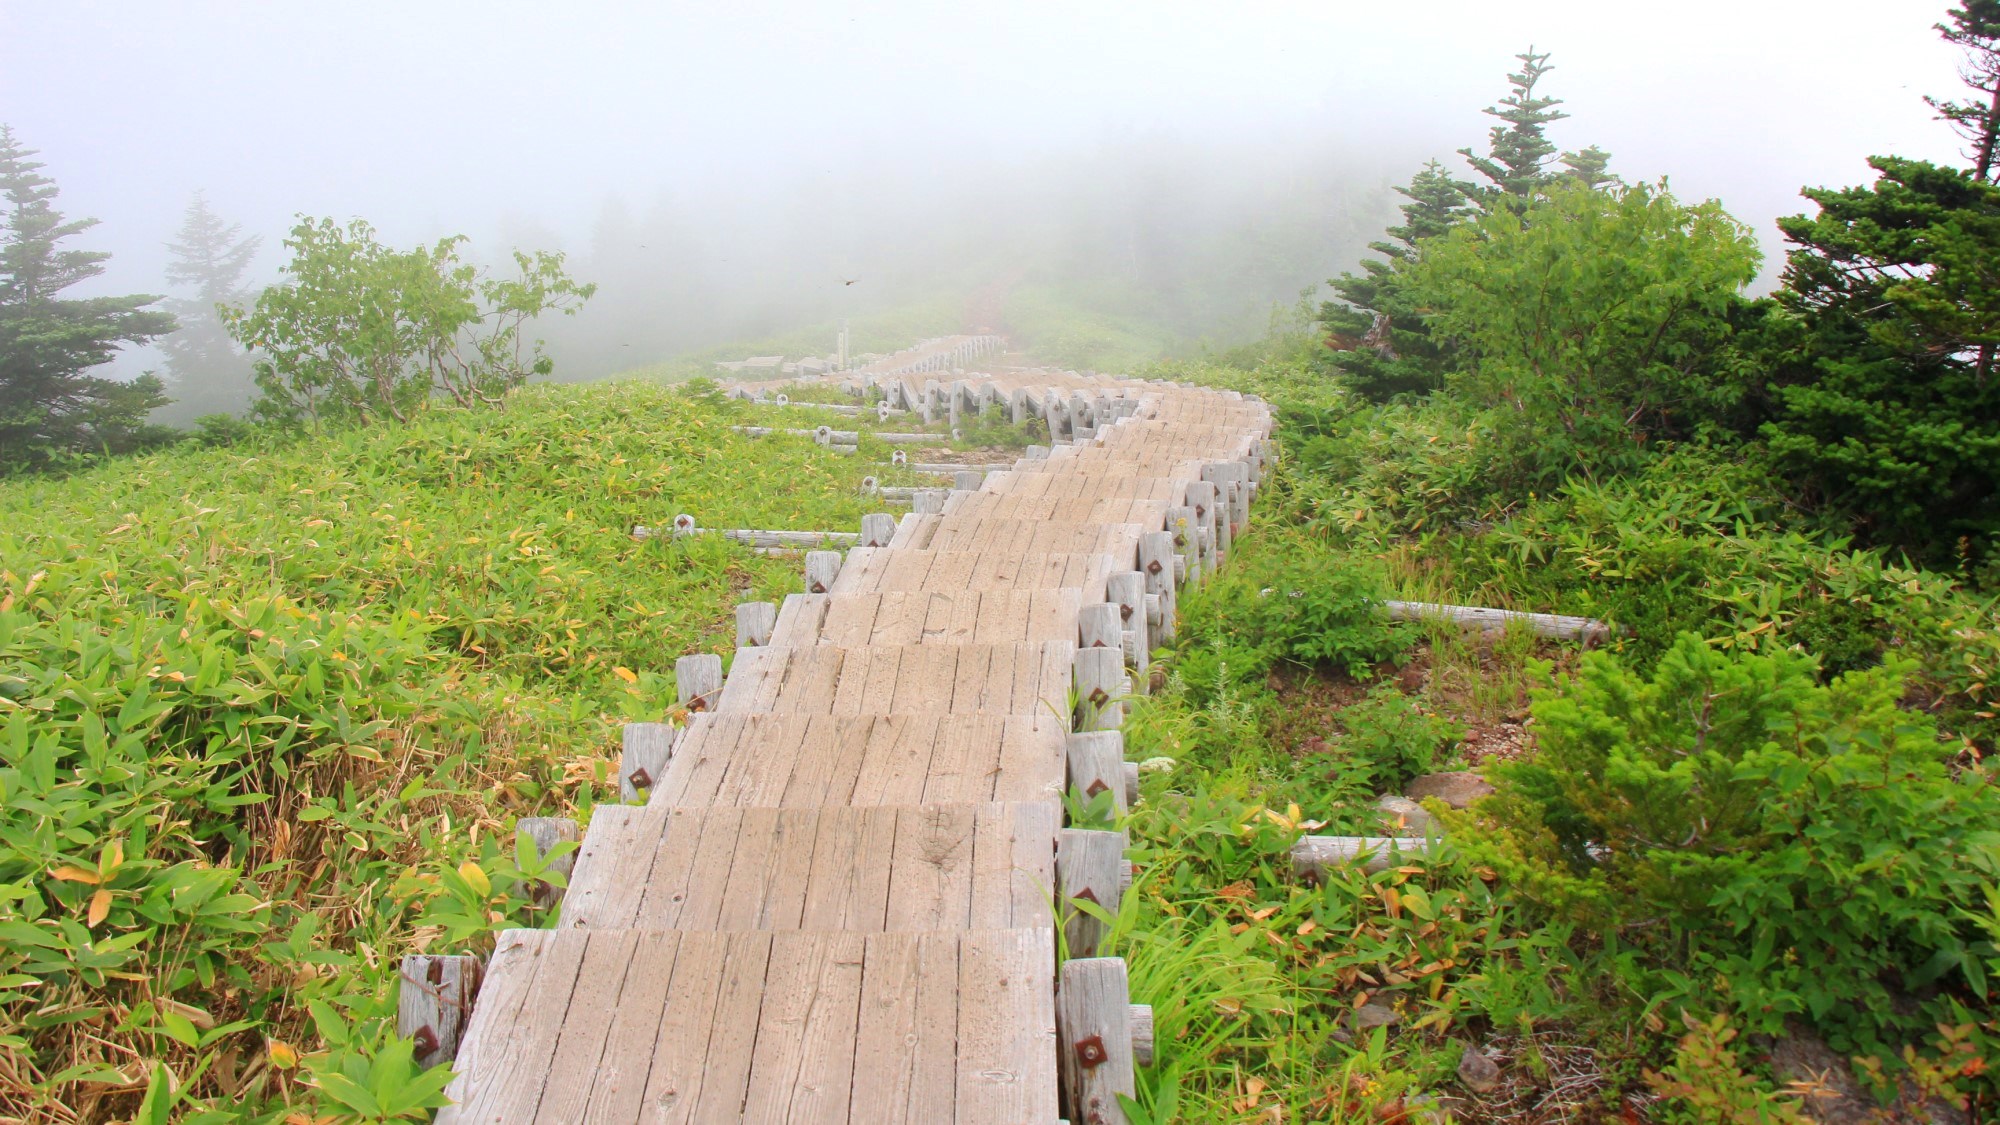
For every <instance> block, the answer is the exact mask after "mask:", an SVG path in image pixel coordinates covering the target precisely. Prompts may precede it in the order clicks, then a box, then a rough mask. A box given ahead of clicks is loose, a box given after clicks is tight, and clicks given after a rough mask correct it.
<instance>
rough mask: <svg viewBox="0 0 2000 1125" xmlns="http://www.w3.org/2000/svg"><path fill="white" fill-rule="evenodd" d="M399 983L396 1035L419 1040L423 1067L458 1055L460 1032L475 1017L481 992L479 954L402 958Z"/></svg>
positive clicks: (397, 989) (444, 1061)
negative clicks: (473, 1002)
mask: <svg viewBox="0 0 2000 1125" xmlns="http://www.w3.org/2000/svg"><path fill="white" fill-rule="evenodd" d="M401 969H402V971H401V979H400V980H398V981H397V982H396V1034H398V1035H401V1036H405V1037H407V1038H411V1039H415V1040H416V1052H415V1054H416V1062H417V1065H418V1066H420V1067H431V1066H436V1065H437V1064H438V1063H448V1062H450V1061H452V1060H453V1059H455V1058H457V1057H458V1041H459V1037H460V1036H462V1035H464V1034H465V1025H466V1024H467V1023H468V1022H470V1021H471V1019H472V1001H473V999H474V998H475V997H477V996H478V995H479V971H480V965H479V958H477V957H474V956H472V955H471V954H456V955H452V956H444V955H439V954H431V953H412V954H409V955H408V956H406V957H404V958H403V963H402V966H401Z"/></svg>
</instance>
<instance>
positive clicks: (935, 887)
mask: <svg viewBox="0 0 2000 1125" xmlns="http://www.w3.org/2000/svg"><path fill="white" fill-rule="evenodd" d="M981 807H982V806H978V805H961V804H951V805H926V806H924V807H922V808H906V809H902V810H900V812H899V814H898V816H897V822H896V844H895V850H894V851H893V852H892V853H891V854H890V856H889V867H890V875H889V913H888V921H887V923H886V927H887V928H888V929H892V930H896V929H925V930H943V929H963V928H964V927H966V926H968V925H970V924H971V917H972V867H973V854H972V853H973V847H972V845H973V837H974V831H975V828H976V826H977V823H978V817H979V811H980V809H981Z"/></svg>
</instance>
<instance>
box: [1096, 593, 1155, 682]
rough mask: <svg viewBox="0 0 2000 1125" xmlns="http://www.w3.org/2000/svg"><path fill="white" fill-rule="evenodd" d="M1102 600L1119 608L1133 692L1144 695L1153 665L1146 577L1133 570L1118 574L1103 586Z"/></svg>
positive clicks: (1126, 661)
mask: <svg viewBox="0 0 2000 1125" xmlns="http://www.w3.org/2000/svg"><path fill="white" fill-rule="evenodd" d="M1104 599H1105V601H1106V602H1107V603H1108V604H1111V605H1115V606H1117V607H1118V618H1119V623H1120V624H1121V625H1122V626H1123V636H1122V638H1121V639H1122V640H1123V641H1124V647H1125V664H1126V666H1127V667H1129V668H1131V669H1132V684H1133V690H1134V691H1136V692H1138V693H1139V694H1142V695H1143V694H1145V691H1146V680H1147V671H1148V669H1149V668H1150V667H1151V665H1152V658H1153V650H1152V638H1151V637H1150V636H1149V635H1148V634H1147V632H1146V577H1145V575H1143V574H1140V573H1139V572H1138V571H1136V570H1127V571H1121V572H1119V573H1117V574H1114V575H1112V576H1111V577H1110V578H1109V579H1107V580H1106V581H1105V583H1104Z"/></svg>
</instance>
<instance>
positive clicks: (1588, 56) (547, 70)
mask: <svg viewBox="0 0 2000 1125" xmlns="http://www.w3.org/2000/svg"><path fill="white" fill-rule="evenodd" d="M1945 7H1946V4H1945V3H1943V2H1931V3H1927V2H1911V0H1897V2H1893V3H1884V2H1882V0H1680V2H1678V3H1675V4H1672V5H1650V4H1648V5H1640V4H1620V3H1607V2H1605V0H1590V2H1582V0H1577V2H1571V0H1559V2H1536V0H1516V2H1515V3H1511V4H1500V3H1493V2H1491V0H1480V2H1459V0H1430V2H1427V3H1410V2H1402V3H1383V2H1381V0H1372V2H1369V3H1355V2H1350V0H1325V2H1321V3H1316V4H1280V3H1259V2H1255V0H1237V2H1234V3H1214V2H1211V3H1199V4H1190V3H1175V2H1168V0H1151V2H1147V3H1137V2H1120V3H1090V2H1088V0H1066V2H1062V3H1045V2H1041V0H1005V2H991V0H988V2H973V3H963V2H961V3H940V2H936V0H932V2H928V3H840V4H831V3H822V4H807V3H743V2H738V3H728V4H723V3H714V2H711V3H704V4H669V3H651V4H639V3H630V4H611V3H591V2H588V0H568V2H565V3H561V4H552V3H534V4H529V3H506V2H500V0H482V2H479V3H443V2H432V0H403V2H401V3H393V4H391V3H362V2H343V3H338V4H325V3H316V4H305V3H298V2H277V3H257V4H252V3H249V2H239V3H175V2H172V0H156V2H149V3H138V2H133V0H127V2H120V3H94V2H88V0H0V57H4V58H5V59H6V60H7V62H6V65H5V67H4V68H0V121H6V122H9V123H11V124H12V125H13V126H14V127H15V129H16V130H17V132H18V133H19V134H20V135H21V137H22V138H23V139H24V140H25V141H26V142H27V143H28V144H29V145H30V146H31V147H34V148H38V149H40V150H41V152H42V159H43V160H44V161H46V162H47V164H48V165H49V169H48V170H49V172H50V173H51V174H53V175H54V176H55V177H56V178H57V179H58V182H59V183H60V185H61V187H62V189H63V205H64V206H65V208H66V209H67V211H68V212H69V213H70V214H71V215H72V216H80V215H90V216H95V217H97V218H99V219H101V220H103V224H104V225H103V226H102V227H101V228H100V229H99V230H98V231H97V232H95V233H94V234H93V235H92V236H90V237H91V240H92V242H93V243H94V244H95V245H98V246H101V247H103V248H107V249H112V250H114V251H117V252H118V253H119V255H120V257H119V258H118V260H117V261H116V262H115V263H114V270H115V273H114V275H113V278H112V279H111V280H112V281H113V283H115V284H119V285H121V286H122V287H124V288H127V289H134V288H137V289H157V288H158V286H159V284H160V282H159V281H158V269H159V263H160V258H161V254H160V250H159V247H160V244H161V243H163V242H164V241H166V239H167V238H169V237H170V236H171V234H172V232H173V229H174V226H175V225H176V222H177V220H178V217H179V213H180V211H181V209H182V208H183V207H184V206H185V204H186V201H187V198H188V196H189V194H190V193H191V192H192V191H194V190H195V189H197V188H203V189H206V190H207V192H208V194H209V197H210V199H211V201H212V202H213V204H214V205H215V207H216V208H217V210H219V211H221V212H222V213H223V214H225V215H226V216H228V217H230V218H232V219H235V220H238V221H241V222H242V223H243V224H244V225H245V226H246V228H249V229H252V230H257V231H262V232H266V233H267V234H269V235H270V236H272V237H270V239H269V241H271V242H275V241H276V237H275V236H276V235H277V234H278V233H279V232H281V231H282V230H283V228H284V226H285V225H286V224H287V222H288V220H289V217H290V216H291V215H292V214H293V213H294V212H300V211H304V212H309V213H314V214H332V215H338V216H348V215H362V216H366V217H368V218H370V219H371V220H373V221H374V222H376V223H377V225H378V226H380V227H382V228H383V229H384V230H385V231H386V232H387V233H388V234H389V235H390V236H392V237H394V238H398V239H402V240H408V239H411V238H415V237H420V236H431V235H435V234H439V233H445V232H448V231H464V232H465V233H468V234H471V235H473V236H475V238H481V237H490V236H492V235H493V234H494V232H496V231H500V230H515V231H518V230H522V229H537V228H539V229H544V230H547V231H549V232H550V233H552V234H554V235H556V236H557V237H560V238H562V239H563V240H564V241H565V242H570V243H575V242H580V241H581V240H582V239H584V238H585V237H586V236H587V234H588V231H589V229H590V222H591V219H592V217H593V216H594V215H595V214H597V213H598V211H599V210H600V208H601V207H602V205H603V204H604V202H605V200H606V199H607V197H609V196H612V195H614V194H615V195H619V196H621V197H623V198H626V199H629V200H634V201H640V202H647V203H650V202H651V201H654V200H657V199H659V198H661V197H662V195H663V193H665V194H666V195H669V196H671V197H672V198H674V199H678V200H683V201H685V202H686V205H687V207H688V209H689V212H690V221H691V222H694V223H697V224H699V223H700V222H701V221H702V216H703V214H705V213H706V212H708V211H709V210H713V211H715V212H716V213H718V214H720V213H722V212H724V211H728V210H730V209H732V208H733V209H736V210H744V209H748V210H749V211H751V212H752V214H751V215H750V216H748V217H750V218H754V210H755V207H756V206H757V202H756V201H757V200H760V199H763V198H767V197H769V196H768V193H770V192H772V191H774V190H776V189H790V188H793V187H799V186H804V187H806V188H812V187H814V186H815V185H825V188H826V190H827V191H829V192H855V191H862V192H865V191H867V190H868V189H867V185H868V184H869V183H870V182H872V181H881V180H888V179H895V180H900V181H905V182H906V185H907V184H911V183H913V184H914V185H916V186H919V187H932V186H934V187H935V190H937V191H940V192H949V191H950V190H952V189H953V186H954V182H955V181H959V180H963V179H965V178H967V177H991V176H995V175H1000V174H1003V172H999V171H996V169H1003V170H1004V169H1005V168H1006V167H1008V166H1010V165H1015V164H1018V165H1021V166H1028V165H1031V164H1033V163H1035V162H1039V161H1046V160H1047V159H1048V158H1050V157H1051V156H1061V155H1062V154H1064V153H1067V152H1072V151H1075V152H1084V151H1088V150H1090V149H1092V148H1094V147H1099V146H1102V145H1104V144H1106V143H1107V142H1114V141H1117V140H1119V139H1122V138H1127V137H1131V136H1134V135H1153V136H1164V137H1170V138H1173V139H1175V140H1177V141H1178V142H1180V143H1182V144H1190V143H1192V144H1196V145H1199V144H1201V143H1202V142H1204V140H1205V139H1208V138H1215V139H1218V140H1219V139H1224V138H1235V139H1240V138H1243V137H1246V136H1251V137H1258V138H1264V139H1281V138H1289V139H1291V140H1292V141H1294V142H1295V143H1296V144H1298V145H1300V146H1322V145H1325V146H1334V145H1337V146H1339V147H1340V148H1342V149H1349V150H1351V149H1354V148H1356V147H1359V148H1363V149H1367V148H1374V149H1377V150H1379V151H1380V152H1382V153H1384V154H1386V155H1388V156H1390V157H1393V158H1395V159H1398V160H1403V161H1405V162H1406V169H1407V168H1413V164H1412V163H1409V162H1414V161H1415V160H1417V159H1419V158H1420V157H1421V156H1423V155H1428V154H1433V153H1434V154H1437V155H1445V154H1448V153H1450V152H1451V151H1452V150H1453V149H1456V148H1458V147H1460V146H1462V145H1468V144H1471V145H1483V138H1484V134H1485V129H1486V127H1487V124H1488V121H1487V119H1485V118H1483V117H1482V116H1481V114H1480V112H1479V110H1480V109H1481V107H1483V106H1486V105H1488V104H1491V103H1492V102H1493V101H1494V100H1495V99H1497V98H1498V97H1499V96H1500V95H1501V94H1503V93H1504V92H1505V79H1504V77H1503V75H1504V74H1505V72H1506V71H1507V69H1509V68H1510V66H1511V64H1512V59H1511V57H1510V56H1511V55H1512V54H1513V53H1514V52H1516V51H1518V50H1519V49H1521V48H1522V47H1524V46H1526V45H1528V44H1530V43H1533V44H1534V45H1536V46H1537V47H1538V48H1541V49H1544V50H1549V51H1553V52H1554V54H1555V59H1554V62H1555V64H1556V67H1557V69H1556V71H1555V73H1554V74H1553V75H1552V76H1551V77H1550V79H1549V80H1548V89H1549V91H1550V92H1551V93H1553V94H1556V95H1558V96H1560V97H1562V98H1564V99H1566V101H1567V103H1568V105H1567V106H1566V108H1567V109H1569V110H1570V111H1571V112H1572V113H1573V114H1574V117H1573V119H1572V120H1570V121H1566V122H1563V123H1561V124H1560V125H1558V126H1557V127H1555V129H1553V130H1552V134H1553V135H1554V137H1555V138H1556V139H1557V140H1558V141H1559V142H1561V143H1562V144H1563V145H1564V146H1565V147H1581V146H1583V145H1586V144H1589V143H1593V142H1594V143H1598V144H1601V145H1603V146H1604V147H1606V148H1608V149H1610V150H1611V151H1612V153H1613V154H1614V164H1613V167H1614V170H1616V171H1619V172H1621V173H1623V174H1624V175H1625V176H1626V177H1627V178H1628V179H1634V178H1652V177H1656V176H1658V175H1660V174H1662V173H1670V174H1671V175H1672V177H1673V180H1674V183H1675V185H1676V187H1677V189H1678V190H1679V191H1680V192H1681V193H1682V194H1684V195H1689V196H1709V195H1714V196H1719V197H1721V198H1722V199H1723V201H1724V202H1725V203H1726V204H1728V205H1729V206H1730V207H1731V209H1732V210H1734V211H1735V212H1736V213H1737V214H1738V215H1740V216H1742V217H1744V218H1745V219H1748V220H1751V221H1753V222H1755V223H1756V224H1757V225H1758V227H1759V229H1760V233H1763V232H1769V231H1770V227H1769V221H1770V219H1771V218H1772V217H1774V216H1776V215H1780V214H1785V213H1790V212H1793V211H1797V210H1800V209H1803V204H1802V201H1800V200H1798V198H1797V194H1796V193H1797V190H1798V188H1799V186H1800V185H1802V184H1846V183H1852V182H1855V181H1857V180H1859V179H1861V178H1862V177H1863V176H1864V174H1865V172H1866V169H1865V167H1864V166H1863V163H1862V161H1863V159H1864V158H1865V157H1866V156H1867V155H1868V154H1870V153H1875V152H1884V151H1894V152H1897V153H1902V154H1908V155H1916V156H1933V157H1940V158H1949V157H1950V156H1951V155H1952V153H1953V150H1954V141H1953V139H1952V138H1951V137H1950V135H1949V134H1948V133H1947V132H1945V130H1944V129H1943V127H1942V126H1940V125H1938V124H1937V123H1935V122H1933V121H1932V120H1930V113H1929V111H1928V109H1927V108H1926V107H1925V106H1924V105H1923V103H1922V102H1921V100H1920V95H1921V94H1923V93H1927V92H1934V93H1947V92H1953V91H1954V90H1955V80H1954V75H1953V65H1954V55H1953V54H1952V52H1950V51H1949V50H1948V49H1947V48H1945V47H1944V46H1942V45H1941V44H1939V43H1938V41H1937V38H1936V36H1935V34H1934V33H1933V32H1932V31H1931V30H1930V27H1929V25H1930V24H1931V23H1933V22H1935V20H1937V19H1938V18H1941V16H1942V13H1943V10H1944V8H1945ZM1233 171H1234V172H1236V173H1237V174H1240V175H1242V176H1244V177H1255V176H1256V175H1257V174H1258V169H1257V168H1255V167H1245V168H1241V169H1234V170H1233ZM1397 178H1398V179H1401V178H1404V174H1399V175H1398V177H1397ZM1774 241H1775V240H1774V239H1773V238H1772V237H1770V235H1769V234H1767V235H1766V242H1767V249H1774V248H1775V247H1774V245H1773V244H1774ZM1341 265H1344V263H1329V264H1328V271H1329V272H1332V271H1333V270H1334V269H1336V268H1337V267H1339V266H1341Z"/></svg>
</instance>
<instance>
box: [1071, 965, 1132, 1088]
mask: <svg viewBox="0 0 2000 1125" xmlns="http://www.w3.org/2000/svg"><path fill="white" fill-rule="evenodd" d="M1056 1039H1057V1043H1056V1051H1057V1063H1058V1070H1060V1071H1061V1074H1062V1085H1063V1100H1064V1102H1065V1104H1066V1105H1067V1106H1068V1112H1069V1119H1070V1120H1071V1121H1075V1122H1079V1123H1086V1122H1087V1123H1088V1125H1126V1123H1127V1121H1128V1120H1129V1119H1128V1118H1127V1117H1126V1116H1125V1109H1124V1107H1123V1106H1121V1105H1119V1103H1118V1095H1120V1094H1123V1095H1125V1096H1126V1097H1128V1098H1130V1097H1134V1096H1136V1095H1137V1094H1138V1090H1139V1082H1138V1075H1137V1073H1136V1070H1135V1068H1134V1066H1133V1059H1132V990H1131V982H1130V981H1129V979H1128V978H1127V976H1126V973H1125V959H1124V958H1122V957H1081V958H1076V959H1074V960H1070V961H1065V962H1063V966H1062V983H1061V984H1060V985H1059V986H1058V987H1057V990H1056Z"/></svg>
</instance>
